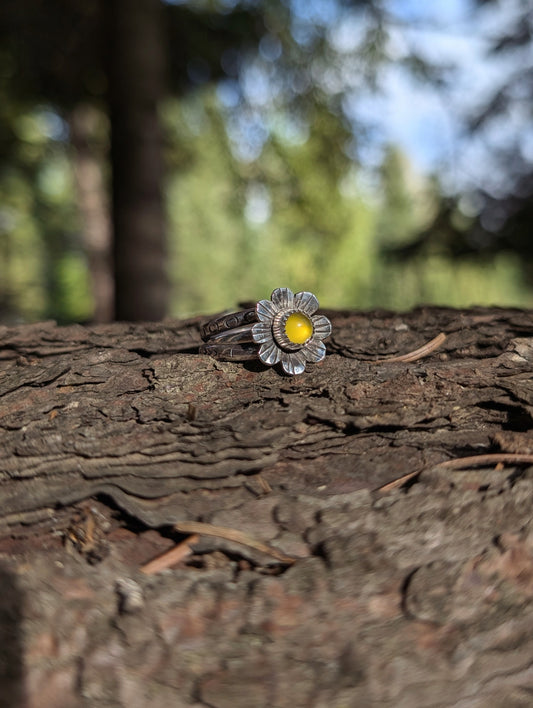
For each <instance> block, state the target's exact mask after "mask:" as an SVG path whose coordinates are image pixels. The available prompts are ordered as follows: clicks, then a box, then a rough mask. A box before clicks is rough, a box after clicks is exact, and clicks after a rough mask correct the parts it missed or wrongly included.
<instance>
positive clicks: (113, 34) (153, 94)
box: [106, 0, 169, 321]
mask: <svg viewBox="0 0 533 708" xmlns="http://www.w3.org/2000/svg"><path fill="white" fill-rule="evenodd" d="M106 7H107V11H108V16H109V115H110V122H111V165H112V173H113V229H114V261H115V266H114V267H115V318H116V319H118V320H130V321H133V320H137V321H138V320H152V321H156V320H160V319H162V318H163V317H164V316H165V314H166V313H167V308H168V293H169V288H168V280H167V275H166V257H167V251H166V238H165V208H164V202H163V153H162V148H163V141H162V132H161V126H160V123H159V113H158V111H159V108H160V103H161V100H162V98H163V97H164V93H165V82H164V74H165V51H164V44H165V42H164V30H163V26H162V3H161V1H160V0H137V1H136V2H130V1H129V0H109V3H107V4H106Z"/></svg>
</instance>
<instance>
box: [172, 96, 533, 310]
mask: <svg viewBox="0 0 533 708" xmlns="http://www.w3.org/2000/svg"><path fill="white" fill-rule="evenodd" d="M166 123H167V126H168V128H169V130H171V131H172V141H171V142H172V144H173V145H174V146H175V147H174V148H173V150H172V155H174V156H175V157H174V159H175V160H176V164H177V165H179V169H176V170H174V171H172V177H171V179H170V181H169V188H168V201H169V214H170V222H171V249H172V261H171V263H172V265H171V276H172V278H173V283H174V297H173V302H172V312H173V314H174V315H177V316H183V315H188V314H192V313H195V312H213V311H217V310H221V309H224V308H226V307H234V306H236V305H237V303H239V302H242V301H254V300H256V299H257V298H260V297H266V296H268V295H269V294H270V291H271V290H273V289H274V288H275V287H279V286H280V285H287V286H289V287H291V288H293V289H295V290H300V289H310V290H312V291H314V292H316V293H317V295H318V296H319V299H320V301H321V304H322V305H323V306H326V307H357V308H372V307H386V308H391V309H408V308H410V307H413V306H415V305H417V304H420V303H423V302H425V303H435V304H448V305H453V306H457V307H460V306H467V305H471V304H476V303H477V304H502V305H503V304H505V305H521V306H528V305H531V304H532V301H533V298H532V296H531V292H530V291H528V290H527V288H526V287H525V286H524V283H523V282H522V280H521V277H520V263H519V262H518V260H517V259H515V258H512V257H510V256H506V255H500V256H498V257H496V258H493V259H491V260H490V261H477V260H475V259H468V260H465V261H463V262H460V263H457V262H456V260H455V259H453V258H452V257H451V256H450V255H447V254H446V253H429V254H426V255H420V256H418V257H417V258H416V259H414V260H408V261H406V262H401V261H398V260H395V259H392V258H391V257H390V255H388V249H389V248H390V246H391V245H393V246H398V245H409V243H410V242H411V241H412V240H413V239H415V238H416V236H417V234H418V233H419V232H420V231H421V230H423V229H424V228H425V227H426V226H427V224H428V223H429V222H430V221H431V219H432V217H433V214H434V212H435V210H436V209H437V207H438V204H439V194H438V191H437V186H436V183H435V182H434V181H433V180H429V179H422V177H420V176H418V175H416V174H415V173H414V172H413V170H412V167H411V166H410V164H409V161H408V159H407V157H406V156H405V155H402V154H401V153H400V152H399V151H398V150H397V149H396V148H394V147H391V148H390V149H389V150H388V151H387V153H386V156H385V159H384V162H383V165H382V168H381V170H380V175H379V181H378V182H377V183H376V184H374V185H373V186H366V187H365V186H364V185H365V176H366V175H365V173H364V172H363V171H362V170H361V169H359V170H357V169H356V168H355V167H354V166H353V165H352V164H351V163H350V162H349V161H348V160H346V159H342V157H339V154H342V151H341V150H339V146H341V145H342V143H343V140H345V138H346V134H345V128H344V126H343V124H342V122H341V121H340V120H339V119H336V118H335V116H334V115H332V114H331V113H329V114H327V115H326V116H324V115H323V114H321V113H320V112H317V113H316V114H315V121H314V122H313V124H312V125H311V126H309V131H308V137H307V140H305V141H303V142H301V141H296V142H292V143H291V142H288V141H286V140H283V139H282V138H281V137H280V135H279V134H278V135H275V136H274V139H273V140H271V141H270V142H269V143H267V145H266V146H265V148H264V150H263V152H262V154H261V155H260V157H259V158H258V159H257V160H255V161H253V162H251V163H243V162H239V161H238V160H236V159H235V158H234V156H233V155H232V152H231V149H230V146H229V143H228V139H227V136H226V132H225V129H224V124H223V121H222V118H221V114H220V110H219V109H218V107H217V103H216V99H215V97H214V95H213V94H212V93H208V94H206V95H205V96H204V100H203V101H202V100H201V97H200V96H199V95H196V96H195V97H194V99H191V101H189V102H179V103H178V102H174V103H173V104H171V105H170V106H169V107H168V109H167V112H166ZM280 133H281V134H283V131H280ZM180 145H181V146H182V148H181V149H180V148H179V146H180ZM176 146H178V147H176ZM185 153H186V154H188V155H189V159H188V160H183V159H182V157H180V156H182V155H183V154H185Z"/></svg>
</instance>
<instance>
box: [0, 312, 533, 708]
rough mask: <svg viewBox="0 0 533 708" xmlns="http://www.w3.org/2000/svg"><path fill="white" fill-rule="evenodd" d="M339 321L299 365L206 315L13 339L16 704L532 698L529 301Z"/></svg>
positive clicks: (348, 316) (2, 611)
mask: <svg viewBox="0 0 533 708" xmlns="http://www.w3.org/2000/svg"><path fill="white" fill-rule="evenodd" d="M327 314H328V315H329V316H330V317H331V319H332V322H333V326H334V330H333V335H332V337H331V339H330V340H329V342H328V356H327V357H326V359H325V361H324V362H323V363H322V364H319V365H315V366H314V367H309V371H307V372H306V373H305V374H303V375H301V376H298V377H293V378H288V377H284V376H281V375H280V374H279V373H278V372H277V371H276V370H274V369H264V368H262V367H261V366H260V365H259V364H255V363H250V364H246V365H243V364H238V363H221V362H217V361H214V360H212V359H210V358H209V357H206V356H201V355H198V354H197V353H196V352H197V347H198V344H199V342H200V340H199V334H198V331H199V325H200V321H199V320H198V319H196V320H189V321H184V322H172V323H166V324H154V325H149V326H141V325H124V324H113V325H106V326H104V325H101V326H94V327H91V328H83V327H80V326H72V327H65V328H58V327H56V326H55V325H54V324H53V323H44V324H38V325H29V326H24V327H14V328H8V327H3V328H1V329H0V335H1V342H2V347H1V349H0V435H1V440H2V445H1V448H0V485H1V486H0V494H1V498H2V503H1V505H0V565H1V566H2V567H1V568H0V571H1V573H2V574H3V577H4V580H5V582H4V587H5V588H6V591H5V593H4V596H3V598H2V599H1V600H0V618H2V617H4V624H5V621H7V619H5V618H11V619H9V622H10V623H11V624H9V623H8V624H9V627H11V629H10V631H9V632H4V634H5V635H8V638H7V639H6V640H5V641H6V647H5V650H6V651H7V653H6V656H9V657H10V659H9V661H10V670H9V671H7V670H5V671H4V672H3V673H2V668H3V666H5V665H6V660H5V659H4V664H2V658H3V656H4V655H3V654H2V651H3V650H4V647H2V648H1V649H0V681H3V682H4V684H5V685H8V686H9V687H10V688H9V690H10V692H11V693H10V694H9V695H13V696H16V695H17V691H18V693H19V699H17V700H18V701H19V703H18V704H19V705H24V706H26V708H33V707H34V706H39V708H48V706H50V707H51V706H54V708H70V707H71V706H72V707H73V706H94V705H99V706H109V707H111V706H114V707H118V706H128V708H136V707H137V706H139V707H141V706H142V707H143V708H144V707H145V706H146V705H150V706H151V707H155V708H167V706H169V705H172V706H195V707H196V708H201V707H204V708H207V707H212V706H215V707H216V708H239V707H240V706H242V707H243V708H244V707H246V708H272V706H276V708H284V707H285V706H287V707H291V708H292V707H294V706H302V708H303V707H304V706H312V707H313V708H315V707H322V706H324V707H326V706H327V707H328V708H329V707H330V706H341V705H342V706H349V707H350V708H355V706H372V705H379V706H391V708H392V707H393V706H394V708H396V707H397V706H406V707H409V708H418V707H420V708H421V707H422V706H431V705H437V704H438V705H442V706H458V705H461V706H463V705H464V706H479V708H481V707H482V706H487V705H490V706H499V705H501V706H504V705H506V706H507V705H513V706H522V705H523V706H526V705H529V703H530V698H531V692H532V691H533V672H532V669H531V657H532V656H533V639H532V637H533V612H532V610H531V599H532V597H533V529H532V525H531V523H532V522H531V518H532V517H531V510H532V504H531V499H532V492H533V435H532V433H531V428H532V415H533V380H532V375H531V367H532V363H533V320H532V314H533V313H531V312H524V311H519V310H503V309H475V310H469V311H455V310H449V309H439V308H422V309H419V310H417V311H414V312H412V313H408V314H392V313H385V312H377V313H354V312H345V313H327ZM439 332H444V333H445V334H446V335H447V338H446V340H445V341H444V343H443V344H442V346H441V347H440V349H438V350H437V351H435V352H433V353H431V354H430V355H429V356H427V357H425V358H423V359H419V360H416V361H413V362H406V361H398V360H396V361H394V360H390V361H386V358H387V357H390V356H394V355H401V354H403V353H405V352H409V351H411V350H415V349H417V348H418V347H420V345H422V344H423V343H424V342H426V341H428V340H430V339H432V338H433V337H434V336H435V335H437V334H438V333H439ZM384 359H385V360H384ZM397 480H399V482H396V481H397ZM391 483H392V484H391ZM198 522H200V525H199V524H198ZM174 526H175V528H174V529H173V527H174ZM176 529H177V530H176ZM242 534H245V535H244V536H242ZM236 539H237V540H236ZM250 539H251V542H250ZM239 540H240V541H239ZM179 542H182V543H183V542H185V544H189V545H188V546H187V545H185V547H184V552H183V553H181V552H179V554H180V556H181V557H182V558H183V559H184V560H182V561H181V562H180V563H179V564H178V565H177V566H176V567H175V568H174V569H172V570H166V571H164V572H162V573H161V574H156V575H151V574H147V572H148V571H147V569H146V568H144V570H145V572H142V568H143V567H144V564H145V563H146V562H147V561H149V560H151V559H152V558H153V557H154V556H157V555H159V554H160V553H162V552H164V551H166V550H168V548H169V547H171V546H172V545H173V544H174V543H179ZM0 626H2V622H0ZM15 627H16V628H17V631H15V630H14V628H15ZM2 636H4V635H2ZM22 674H24V677H23V676H22ZM22 694H24V695H22ZM0 695H6V693H5V691H1V690H0ZM4 700H5V699H4ZM0 705H2V703H1V700H0ZM9 705H10V706H13V705H16V703H13V702H12V703H9Z"/></svg>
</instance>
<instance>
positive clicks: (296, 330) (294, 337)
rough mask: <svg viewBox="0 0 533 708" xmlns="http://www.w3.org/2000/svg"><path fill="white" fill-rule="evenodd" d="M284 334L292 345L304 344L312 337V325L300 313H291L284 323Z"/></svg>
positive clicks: (307, 318)
mask: <svg viewBox="0 0 533 708" xmlns="http://www.w3.org/2000/svg"><path fill="white" fill-rule="evenodd" d="M285 334H286V335H287V337H288V339H289V340H290V341H291V342H292V343H293V344H305V343H306V342H307V340H308V339H309V337H311V336H312V335H313V323H312V322H311V320H310V319H309V317H306V316H305V315H303V314H302V313H301V312H293V313H292V315H289V316H288V317H287V321H286V322H285Z"/></svg>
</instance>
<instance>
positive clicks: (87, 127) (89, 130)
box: [69, 104, 114, 322]
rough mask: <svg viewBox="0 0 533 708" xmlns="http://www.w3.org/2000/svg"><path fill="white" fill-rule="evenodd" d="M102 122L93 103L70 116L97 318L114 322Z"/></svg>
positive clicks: (109, 228)
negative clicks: (99, 137)
mask: <svg viewBox="0 0 533 708" xmlns="http://www.w3.org/2000/svg"><path fill="white" fill-rule="evenodd" d="M98 122H99V114H98V111H97V109H95V108H94V107H93V106H90V105H89V104H79V105H77V106H76V107H75V108H74V109H73V110H72V111H71V113H70V115H69V128H70V144H71V146H72V163H73V166H74V177H75V180H76V191H77V195H78V199H77V201H78V207H79V212H80V222H81V224H82V229H83V244H84V247H85V252H86V254H87V261H88V264H89V273H90V278H91V286H92V287H91V289H92V295H93V301H94V312H93V321H94V322H110V321H111V320H112V319H113V316H114V284H113V265H112V257H111V240H112V239H111V219H110V209H109V203H108V201H109V200H108V198H107V190H106V185H105V184H104V178H103V169H102V164H103V159H102V155H101V154H100V153H101V150H100V151H99V150H98V149H97V148H96V147H95V143H97V136H96V135H95V133H96V125H97V124H98Z"/></svg>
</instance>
